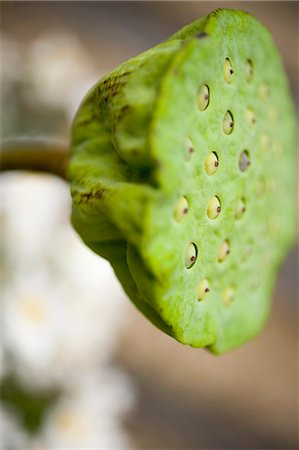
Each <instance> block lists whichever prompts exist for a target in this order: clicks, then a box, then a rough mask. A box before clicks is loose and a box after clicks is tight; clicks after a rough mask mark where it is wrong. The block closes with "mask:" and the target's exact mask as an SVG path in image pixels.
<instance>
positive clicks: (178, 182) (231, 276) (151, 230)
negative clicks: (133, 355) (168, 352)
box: [67, 10, 295, 353]
mask: <svg viewBox="0 0 299 450" xmlns="http://www.w3.org/2000/svg"><path fill="white" fill-rule="evenodd" d="M294 147H295V120H294V110H293V104H292V101H291V98H290V94H289V90H288V86H287V80H286V76H285V73H284V70H283V67H282V64H281V60H280V57H279V55H278V52H277V50H276V48H275V45H274V44H273V41H272V38H271V36H270V34H269V32H268V31H267V30H266V29H265V28H264V27H263V26H262V25H261V24H260V23H259V22H258V21H257V20H256V19H254V18H253V17H252V16H251V15H249V14H246V13H244V12H241V11H236V10H216V11H215V12H212V13H211V14H210V15H208V16H207V17H204V18H202V19H199V20H197V21H195V22H194V23H192V24H191V25H188V26H186V27H184V28H183V29H182V30H180V31H179V32H178V33H176V34H175V35H174V36H172V37H171V38H169V39H168V40H167V41H165V42H163V43H162V44H160V45H158V46H156V47H154V48H153V49H150V50H148V51H146V52H145V53H142V54H141V55H139V56H137V57H135V58H133V59H131V60H129V61H127V62H125V63H123V64H122V65H121V66H120V67H118V68H117V69H115V70H114V71H112V72H111V73H110V74H108V75H106V76H105V77H104V78H102V79H101V80H100V81H99V82H98V83H97V84H96V85H95V86H94V87H93V88H92V89H91V90H90V92H89V93H88V95H87V96H86V98H85V99H84V101H83V102H82V104H81V106H80V108H79V111H78V113H77V115H76V117H75V120H74V124H73V129H72V144H71V155H70V161H69V165H68V169H67V177H68V180H69V181H70V184H71V193H72V200H73V208H72V223H73V226H74V227H75V229H76V230H77V232H78V233H79V234H80V236H81V237H82V239H83V241H84V242H85V243H86V245H88V246H89V247H90V248H91V249H92V250H94V251H95V252H96V253H98V254H99V255H101V256H103V257H104V258H107V259H108V260H109V261H110V263H111V264H112V266H113V268H114V270H115V273H116V275H117V277H118V278H119V280H120V281H121V283H122V285H123V287H124V289H125V291H126V292H127V294H128V295H129V297H130V298H131V299H132V301H133V302H134V303H135V305H136V306H137V307H138V308H139V309H140V310H141V311H142V312H143V313H144V314H145V315H146V316H147V317H148V318H149V319H150V320H151V321H152V322H153V323H154V324H156V325H157V326H158V327H159V328H160V329H162V330H163V331H165V332H166V333H168V334H169V335H171V336H173V337H174V338H176V339H177V340H178V341H180V342H182V343H184V344H189V345H192V346H194V347H208V348H209V349H210V350H211V351H213V352H215V353H223V352H225V351H227V350H230V349H232V348H234V347H236V346H238V345H241V344H242V343H244V342H245V341H247V340H248V339H250V338H252V337H253V336H255V335H256V334H257V333H258V332H259V331H260V329H261V328H262V326H263V324H264V322H265V320H266V318H267V315H268V312H269V307H270V299H271V292H272V289H273V284H274V280H275V276H276V273H277V269H278V267H279V264H280V263H281V261H282V260H283V258H284V256H285V254H286V252H287V250H288V248H289V246H290V245H291V243H292V240H293V238H294V179H295V175H294Z"/></svg>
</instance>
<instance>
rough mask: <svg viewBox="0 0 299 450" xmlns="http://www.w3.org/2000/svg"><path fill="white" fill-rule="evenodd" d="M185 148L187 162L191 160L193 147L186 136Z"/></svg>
mask: <svg viewBox="0 0 299 450" xmlns="http://www.w3.org/2000/svg"><path fill="white" fill-rule="evenodd" d="M185 148H186V154H187V159H188V160H189V159H190V158H191V156H192V154H193V153H194V145H193V142H192V141H191V139H190V138H189V137H188V136H187V137H186V142H185Z"/></svg>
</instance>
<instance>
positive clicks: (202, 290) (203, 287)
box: [197, 278, 210, 300]
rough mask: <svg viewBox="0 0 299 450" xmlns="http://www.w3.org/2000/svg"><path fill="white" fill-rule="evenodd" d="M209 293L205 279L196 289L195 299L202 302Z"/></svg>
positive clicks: (208, 285)
mask: <svg viewBox="0 0 299 450" xmlns="http://www.w3.org/2000/svg"><path fill="white" fill-rule="evenodd" d="M209 292H210V284H209V282H208V280H207V279H206V278H204V279H203V280H201V281H200V283H199V285H198V288H197V298H198V300H203V298H204V297H205V296H206V295H207V294H208V293H209Z"/></svg>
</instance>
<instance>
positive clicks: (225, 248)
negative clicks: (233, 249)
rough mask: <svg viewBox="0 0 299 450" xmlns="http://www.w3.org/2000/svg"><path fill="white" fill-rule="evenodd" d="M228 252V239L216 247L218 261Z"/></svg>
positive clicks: (224, 257)
mask: <svg viewBox="0 0 299 450" xmlns="http://www.w3.org/2000/svg"><path fill="white" fill-rule="evenodd" d="M229 254H230V243H229V241H228V240H225V241H223V242H222V244H221V245H220V247H219V249H218V262H222V261H224V260H225V259H226V258H227V257H228V255H229Z"/></svg>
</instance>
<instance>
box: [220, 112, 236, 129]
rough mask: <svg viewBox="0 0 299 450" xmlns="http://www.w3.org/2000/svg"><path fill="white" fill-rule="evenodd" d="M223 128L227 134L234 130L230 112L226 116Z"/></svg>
mask: <svg viewBox="0 0 299 450" xmlns="http://www.w3.org/2000/svg"><path fill="white" fill-rule="evenodd" d="M222 128H223V131H224V133H225V134H231V132H232V131H233V129H234V119H233V115H232V113H231V112H230V111H226V113H225V114H224V118H223V124H222Z"/></svg>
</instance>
